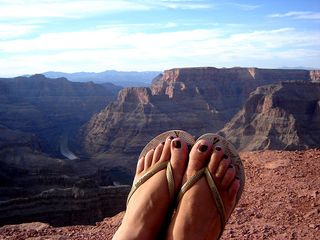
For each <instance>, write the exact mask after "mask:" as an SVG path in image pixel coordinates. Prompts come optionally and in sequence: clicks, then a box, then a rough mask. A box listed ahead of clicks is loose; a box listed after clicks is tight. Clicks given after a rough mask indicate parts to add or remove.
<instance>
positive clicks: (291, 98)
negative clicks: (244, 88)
mask: <svg viewBox="0 0 320 240" xmlns="http://www.w3.org/2000/svg"><path fill="white" fill-rule="evenodd" d="M221 133H222V134H223V135H225V136H226V137H227V138H228V139H230V140H231V141H232V142H233V143H234V144H235V145H236V146H237V147H238V148H239V150H245V151H251V150H261V149H288V150H292V149H306V148H313V147H319V143H320V84H319V83H312V82H283V83H280V84H276V85H270V86H264V87H260V88H258V89H257V90H256V91H254V92H253V93H251V95H250V97H249V99H248V101H247V102H246V103H245V105H244V107H243V108H242V109H241V110H240V111H239V112H238V113H237V114H236V115H235V117H234V118H233V119H232V120H231V121H230V122H229V123H228V124H227V125H226V126H225V127H224V128H223V129H222V131H221Z"/></svg>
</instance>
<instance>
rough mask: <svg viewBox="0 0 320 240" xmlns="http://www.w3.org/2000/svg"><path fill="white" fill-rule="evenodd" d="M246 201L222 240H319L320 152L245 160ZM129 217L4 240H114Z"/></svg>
mask: <svg viewBox="0 0 320 240" xmlns="http://www.w3.org/2000/svg"><path fill="white" fill-rule="evenodd" d="M241 157H242V159H243V161H244V164H245V170H246V186H245V191H244V193H243V197H242V199H241V200H240V202H239V204H238V206H237V207H236V209H235V211H234V214H233V215H232V217H231V218H230V220H229V223H228V224H227V226H226V229H225V231H224V233H223V237H222V239H319V232H320V214H319V213H320V178H319V177H320V175H319V172H320V150H319V149H318V150H307V151H293V152H287V151H257V152H245V153H242V154H241ZM122 216H123V213H120V214H118V215H117V216H115V217H113V218H106V219H104V221H102V222H99V223H97V224H96V226H71V227H60V228H54V227H51V226H49V225H47V224H44V223H26V224H20V225H7V226H4V227H1V228H0V239H17V240H18V239H111V238H112V236H113V234H114V232H115V231H116V229H117V228H118V227H119V225H120V222H121V219H122Z"/></svg>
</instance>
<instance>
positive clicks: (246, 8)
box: [229, 2, 260, 11]
mask: <svg viewBox="0 0 320 240" xmlns="http://www.w3.org/2000/svg"><path fill="white" fill-rule="evenodd" d="M229 4H230V5H233V6H235V7H237V8H240V9H241V10H244V11H253V10H256V9H257V8H260V5H249V4H241V3H235V2H233V3H229Z"/></svg>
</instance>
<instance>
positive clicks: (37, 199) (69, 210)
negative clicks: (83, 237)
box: [0, 186, 130, 226]
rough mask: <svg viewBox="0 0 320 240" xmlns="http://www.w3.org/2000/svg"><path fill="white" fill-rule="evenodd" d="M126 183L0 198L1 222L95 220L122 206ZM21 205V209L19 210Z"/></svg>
mask: <svg viewBox="0 0 320 240" xmlns="http://www.w3.org/2000/svg"><path fill="white" fill-rule="evenodd" d="M129 191H130V187H129V186H118V187H92V186H91V187H90V188H86V187H83V186H82V187H73V188H66V189H51V190H48V191H44V192H42V193H41V194H39V195H35V196H32V197H27V198H18V199H14V200H8V201H2V202H0V226H2V225H5V224H17V223H23V222H31V221H41V222H46V223H49V224H51V225H53V226H66V225H75V224H79V225H81V224H92V225H93V224H95V223H96V222H97V221H100V220H102V219H103V218H104V217H107V216H109V217H110V216H113V215H115V214H117V213H118V212H120V211H123V210H124V209H125V204H126V198H127V195H128V193H129ZM21 209H23V211H21Z"/></svg>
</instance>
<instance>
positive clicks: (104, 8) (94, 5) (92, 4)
mask: <svg viewBox="0 0 320 240" xmlns="http://www.w3.org/2000/svg"><path fill="white" fill-rule="evenodd" d="M0 5H1V8H0V19H10V18H13V19H25V18H28V19H36V18H52V17H55V18H81V17H84V16H91V15H95V14H99V13H103V14H108V13H113V12H121V11H147V10H150V9H155V8H170V9H189V10H192V9H205V8H211V7H212V4H210V3H208V2H207V1H173V0H170V1H165V0H160V1H157V0H143V1H142V0H134V1H129V0H91V1H88V0H77V1H76V0H64V1H63V0H51V1H48V0H38V1H36V0H29V1H21V0H12V1H9V0H0Z"/></svg>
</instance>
